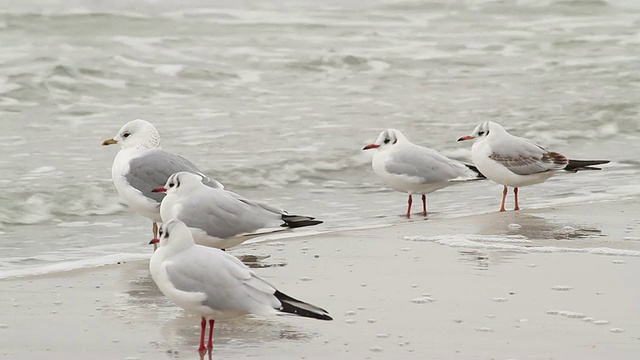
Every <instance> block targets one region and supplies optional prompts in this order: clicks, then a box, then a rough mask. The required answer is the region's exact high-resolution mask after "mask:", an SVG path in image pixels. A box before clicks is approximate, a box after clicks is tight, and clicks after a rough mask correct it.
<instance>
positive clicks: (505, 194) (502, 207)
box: [500, 185, 507, 212]
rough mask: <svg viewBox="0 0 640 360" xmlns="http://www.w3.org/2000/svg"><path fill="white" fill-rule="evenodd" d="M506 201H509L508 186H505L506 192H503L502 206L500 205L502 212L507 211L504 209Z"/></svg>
mask: <svg viewBox="0 0 640 360" xmlns="http://www.w3.org/2000/svg"><path fill="white" fill-rule="evenodd" d="M505 200H507V185H504V190H502V204H500V212H503V211H506V210H505V209H504V201H505Z"/></svg>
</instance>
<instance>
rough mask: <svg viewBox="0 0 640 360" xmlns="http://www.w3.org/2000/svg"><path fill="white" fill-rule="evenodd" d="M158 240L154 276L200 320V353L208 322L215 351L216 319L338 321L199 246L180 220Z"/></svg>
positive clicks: (224, 256) (152, 265) (162, 228)
mask: <svg viewBox="0 0 640 360" xmlns="http://www.w3.org/2000/svg"><path fill="white" fill-rule="evenodd" d="M158 235H159V239H158V238H154V239H153V240H151V243H158V242H159V244H160V246H159V247H158V250H157V251H155V252H154V253H153V255H152V256H151V261H150V262H149V270H150V271H151V277H152V278H153V281H154V282H155V283H156V285H157V286H158V288H159V289H160V291H162V293H163V294H164V295H165V296H167V297H168V298H169V299H170V300H171V301H173V302H174V303H176V304H177V305H178V306H180V307H182V308H184V309H185V310H186V311H188V312H191V313H194V314H197V315H199V316H200V317H201V321H200V326H201V332H200V347H199V349H198V350H199V351H205V350H206V348H205V345H204V336H205V330H206V326H207V319H209V341H208V346H207V347H208V348H209V349H211V348H212V346H213V344H212V342H213V326H214V322H215V320H225V319H229V318H233V317H236V316H240V315H245V314H255V315H261V316H267V315H273V314H287V313H288V314H294V315H298V316H303V317H310V318H315V319H319V320H333V319H332V318H331V316H329V314H328V313H327V311H326V310H324V309H321V308H319V307H317V306H314V305H311V304H307V303H305V302H302V301H300V300H296V299H294V298H292V297H290V296H288V295H285V294H283V293H281V292H280V291H278V290H277V289H276V288H275V287H273V286H272V285H271V284H269V283H267V282H266V281H264V280H262V279H261V278H259V277H258V276H257V275H256V274H255V273H254V272H253V271H252V270H251V269H249V268H248V267H247V266H246V265H244V264H243V263H242V262H241V261H240V260H238V259H237V258H236V257H234V256H232V255H230V254H228V253H226V252H224V251H222V250H220V249H216V248H210V247H206V246H201V245H197V244H195V242H194V241H193V237H192V236H191V232H190V231H189V229H188V228H187V225H185V224H184V223H183V222H182V221H180V220H177V219H172V220H169V221H166V222H164V223H163V224H162V225H161V226H160V229H159V232H158Z"/></svg>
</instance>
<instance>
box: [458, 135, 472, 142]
mask: <svg viewBox="0 0 640 360" xmlns="http://www.w3.org/2000/svg"><path fill="white" fill-rule="evenodd" d="M475 138H476V137H475V136H471V135H465V136H461V137H459V138H458V141H464V140H473V139H475Z"/></svg>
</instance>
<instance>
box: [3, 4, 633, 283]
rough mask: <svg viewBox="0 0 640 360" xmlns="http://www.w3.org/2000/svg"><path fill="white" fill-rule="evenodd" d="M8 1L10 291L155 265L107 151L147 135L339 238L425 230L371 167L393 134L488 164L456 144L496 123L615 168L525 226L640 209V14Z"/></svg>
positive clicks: (486, 202) (560, 8)
mask: <svg viewBox="0 0 640 360" xmlns="http://www.w3.org/2000/svg"><path fill="white" fill-rule="evenodd" d="M0 5H1V6H0V9H2V10H0V34H1V36H2V41H0V67H1V68H2V69H3V71H2V72H0V124H1V126H2V132H1V133H0V152H1V153H2V157H1V158H0V168H1V169H2V171H3V174H4V176H3V177H2V179H0V204H1V206H0V249H1V250H2V251H1V252H0V273H2V272H3V271H15V270H20V269H27V268H34V267H41V266H45V265H51V264H58V263H60V262H70V261H83V262H87V263H100V262H104V261H111V260H113V256H122V257H123V258H127V257H140V256H145V255H143V254H146V253H147V252H148V251H149V250H148V248H147V247H146V243H147V242H148V238H149V236H150V231H149V230H150V224H149V222H148V221H147V220H146V219H143V218H141V217H138V216H136V215H132V214H129V213H128V212H127V210H126V207H125V206H123V205H122V204H121V203H120V201H119V200H118V199H117V197H116V192H115V189H114V187H113V184H112V183H111V180H110V167H111V162H112V159H113V157H114V156H115V153H116V151H117V149H116V148H113V147H112V148H103V147H100V146H99V145H100V143H101V141H102V140H104V139H106V138H110V137H112V136H114V135H115V133H116V132H117V130H118V129H119V128H120V126H121V125H123V124H124V123H125V122H127V121H129V120H132V119H134V118H144V119H146V120H149V121H151V122H152V123H154V124H155V125H156V126H157V128H158V130H159V131H160V133H161V135H162V136H163V146H164V148H165V149H167V150H169V151H172V152H177V153H180V154H182V155H184V156H186V157H188V158H189V159H191V160H193V161H194V162H195V163H197V164H198V165H199V166H200V167H201V168H202V169H203V170H205V171H206V172H207V173H208V174H210V175H211V176H213V177H215V178H216V179H218V180H219V181H221V182H222V183H224V184H225V185H226V186H227V188H229V189H232V190H234V191H237V192H239V193H241V194H243V195H245V196H247V197H250V198H255V199H259V200H264V201H268V202H270V203H272V204H273V205H277V206H281V207H283V208H286V209H288V210H289V211H290V212H292V213H301V214H308V215H313V216H316V217H318V218H321V219H323V220H325V221H326V224H325V225H323V226H322V227H318V228H317V229H314V230H318V231H323V230H339V229H344V228H353V227H362V226H374V225H384V224H392V223H397V222H401V221H407V220H404V219H403V218H402V217H401V216H400V215H401V214H402V213H403V211H404V207H405V204H406V198H405V196H404V195H403V194H400V193H395V192H392V191H389V190H388V189H386V188H384V186H383V185H382V183H381V182H380V181H378V180H377V179H376V177H375V176H374V175H373V173H372V171H371V169H370V164H369V159H370V157H369V156H370V155H368V154H363V152H362V151H361V150H360V149H361V148H362V146H363V145H364V144H366V143H368V142H371V141H373V140H375V138H376V137H377V135H378V133H379V132H380V131H381V130H383V129H385V128H387V127H394V128H398V129H400V130H402V131H404V132H405V134H406V135H407V136H408V137H409V138H410V139H411V140H412V141H413V142H416V143H418V144H421V145H426V146H430V147H433V148H436V149H438V150H441V151H443V152H444V153H445V154H446V155H449V156H452V157H456V158H459V159H468V157H469V148H470V144H468V143H457V142H456V141H455V139H457V137H459V136H460V135H464V134H467V133H469V132H471V130H472V129H473V128H474V127H475V126H476V125H477V124H478V123H479V122H481V121H486V120H493V121H497V122H500V123H502V124H503V125H505V126H506V127H507V128H508V129H509V130H511V131H512V132H513V133H514V134H517V135H520V136H525V137H528V138H531V139H533V140H535V141H537V142H539V143H541V144H543V145H545V146H547V147H549V148H553V149H554V150H557V151H560V152H563V153H566V154H567V155H568V156H570V157H572V158H607V159H611V160H613V163H612V164H610V165H608V166H607V167H606V170H605V171H602V172H592V173H581V174H575V175H566V176H562V177H556V178H554V179H551V180H550V181H548V182H547V183H545V184H544V185H539V186H535V187H531V188H526V189H524V190H523V191H522V192H521V196H522V205H523V207H525V208H541V207H550V206H558V205H564V204H573V203H581V202H598V201H607V200H615V199H625V198H630V197H631V198H638V197H639V194H640V186H639V185H637V179H638V174H639V173H640V161H638V154H640V142H639V141H638V140H639V139H640V120H639V118H638V114H639V113H640V101H639V100H640V97H639V95H638V93H639V90H640V70H639V68H638V58H639V56H640V30H639V29H640V1H596V0H593V1H559V0H556V1H518V2H503V1H482V2H478V1H457V2H455V3H454V4H453V3H450V2H449V1H429V2H417V1H416V2H413V1H373V2H372V1H369V2H359V1H347V2H345V1H340V2H339V1H328V2H327V1H325V2H323V3H322V4H318V3H317V2H312V1H285V2H281V1H280V2H273V1H262V2H255V3H242V4H240V3H238V4H236V2H232V1H229V2H216V4H215V5H214V4H211V3H210V2H208V1H197V0H189V1H176V0H171V1H148V2H135V3H131V2H128V1H111V2H108V3H105V2H102V1H80V0H77V1H71V2H69V1H65V2H62V1H46V0H29V1H21V2H14V1H6V0H5V1H0ZM500 192H501V189H500V187H499V186H497V185H492V184H489V183H480V182H477V183H473V184H465V185H459V186H455V187H450V188H448V189H445V190H441V191H438V192H437V193H435V194H433V195H430V196H429V205H430V209H431V210H432V212H431V214H432V215H431V218H432V219H438V218H446V217H453V216H462V215H467V214H474V213H484V212H492V211H495V210H496V209H497V207H498V201H499V195H500ZM416 211H417V208H416ZM413 221H420V220H419V219H417V218H416V219H415V220H413ZM425 226H428V225H427V224H425ZM121 253H125V254H124V255H116V254H121Z"/></svg>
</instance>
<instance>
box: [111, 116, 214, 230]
mask: <svg viewBox="0 0 640 360" xmlns="http://www.w3.org/2000/svg"><path fill="white" fill-rule="evenodd" d="M113 144H120V147H121V149H120V151H119V152H118V154H117V155H116V157H115V159H114V160H113V166H112V168H111V178H112V179H113V183H114V184H115V186H116V190H117V191H118V194H120V196H121V197H122V198H124V199H125V200H126V201H127V203H128V204H129V207H130V208H131V209H133V211H135V212H136V213H138V214H140V215H142V216H144V217H146V218H149V219H150V220H151V221H152V222H153V228H152V231H153V237H154V238H156V237H157V232H158V224H157V223H159V222H161V221H162V220H161V216H160V202H161V201H162V199H163V198H164V196H165V194H163V193H153V192H151V190H153V189H155V188H156V187H158V186H161V185H162V184H164V183H166V181H167V179H168V178H169V176H171V174H174V173H176V172H179V171H188V172H192V173H195V174H198V175H200V176H202V178H203V183H204V184H205V185H207V186H210V187H212V188H216V189H222V188H224V186H223V185H222V184H221V183H219V182H217V181H216V180H213V179H210V178H209V177H207V176H206V175H204V174H203V173H202V171H200V170H199V169H198V167H196V166H195V165H194V164H193V163H192V162H191V161H189V160H187V159H185V158H183V157H182V156H180V155H174V154H171V153H168V152H166V151H164V150H162V148H161V147H160V135H159V134H158V131H157V130H156V128H155V127H154V126H153V125H152V124H151V123H149V122H147V121H144V120H140V119H137V120H133V121H130V122H128V123H126V124H125V125H124V126H123V127H122V128H121V129H120V131H118V134H116V136H115V137H113V138H112V139H108V140H105V141H104V142H103V143H102V145H103V146H106V145H113Z"/></svg>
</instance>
